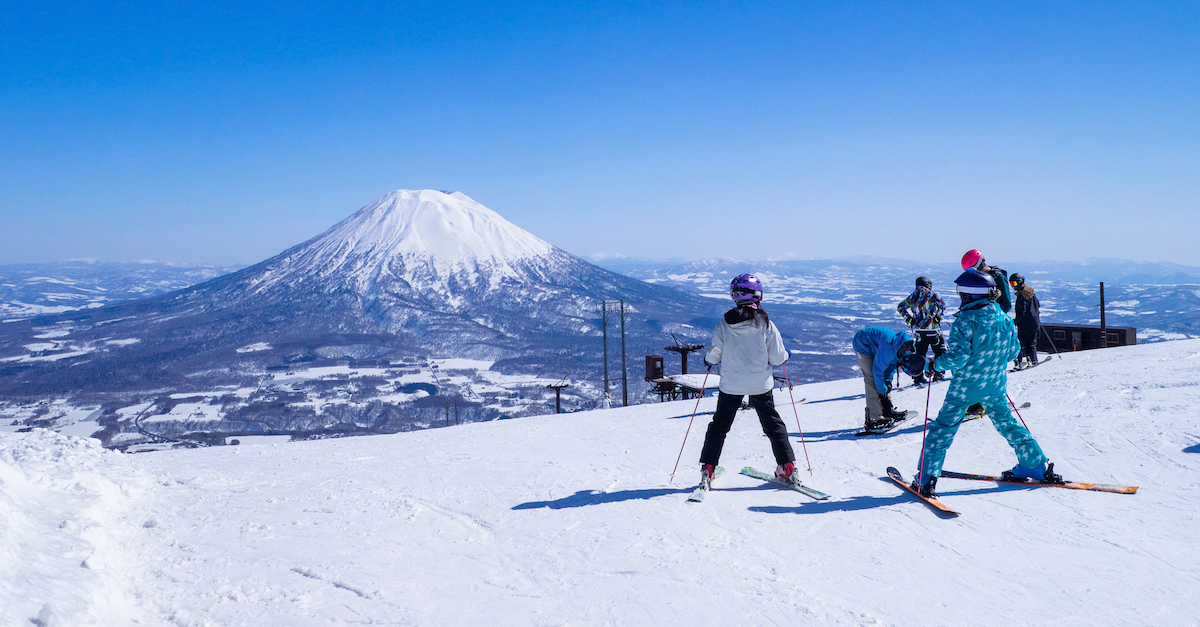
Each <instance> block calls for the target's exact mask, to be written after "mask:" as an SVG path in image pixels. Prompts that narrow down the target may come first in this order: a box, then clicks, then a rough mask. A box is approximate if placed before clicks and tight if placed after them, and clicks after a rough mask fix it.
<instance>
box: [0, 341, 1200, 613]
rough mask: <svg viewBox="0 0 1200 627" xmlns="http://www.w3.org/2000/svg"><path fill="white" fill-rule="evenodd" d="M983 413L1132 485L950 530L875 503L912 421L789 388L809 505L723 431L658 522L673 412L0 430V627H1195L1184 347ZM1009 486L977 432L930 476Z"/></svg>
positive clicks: (1198, 579)
mask: <svg viewBox="0 0 1200 627" xmlns="http://www.w3.org/2000/svg"><path fill="white" fill-rule="evenodd" d="M1009 389H1010V393H1011V396H1012V398H1013V399H1014V400H1015V401H1017V402H1018V403H1021V402H1024V401H1029V402H1031V403H1032V407H1031V408H1029V409H1027V410H1023V411H1022V415H1023V417H1024V419H1025V421H1026V422H1027V423H1028V425H1029V427H1030V428H1031V430H1032V431H1033V433H1034V435H1036V436H1037V437H1038V438H1039V440H1040V442H1041V444H1042V446H1043V448H1044V449H1045V450H1046V452H1047V454H1048V455H1049V456H1050V458H1051V459H1052V460H1053V461H1055V462H1056V468H1057V469H1058V470H1059V471H1060V472H1061V473H1062V474H1063V475H1065V476H1066V477H1067V478H1074V479H1084V480H1093V481H1100V482H1114V483H1126V484H1133V485H1140V486H1141V490H1140V491H1139V492H1138V493H1137V494H1136V495H1132V496H1129V495H1115V494H1106V493H1091V492H1079V491H1071V490H1061V489H1054V488H1022V487H1012V486H998V485H994V484H990V483H979V482H967V481H955V480H950V479H943V480H942V482H941V484H940V485H939V489H940V490H939V491H940V492H941V494H942V497H943V500H944V501H946V502H947V503H948V504H950V505H951V506H952V507H955V508H957V509H959V510H961V511H962V512H963V515H962V516H961V517H959V518H956V519H945V518H941V517H939V515H937V514H936V513H935V512H934V511H933V510H931V509H930V508H928V507H926V506H925V505H924V504H922V503H920V502H919V501H917V500H916V499H914V498H913V497H911V496H910V495H908V494H907V493H905V492H903V491H901V490H900V489H898V488H897V487H896V486H895V485H893V484H892V483H890V482H889V481H887V480H885V479H881V477H883V476H884V468H885V467H887V466H889V465H895V466H897V467H899V468H901V469H902V470H903V471H904V472H905V473H906V474H911V473H912V472H913V471H914V470H915V466H916V463H917V456H918V455H919V448H920V444H921V435H922V431H921V423H920V422H919V421H917V422H914V423H911V424H910V425H908V426H907V427H903V428H901V429H899V430H898V431H897V432H895V433H892V434H889V435H886V436H882V437H875V438H865V439H858V438H855V437H853V435H852V433H853V431H854V430H855V429H856V428H857V427H858V426H859V425H860V423H861V417H862V398H861V394H862V385H861V382H859V381H856V380H846V381H833V382H827V383H820V384H812V385H806V386H800V387H797V388H796V389H795V391H794V395H795V398H796V399H797V400H799V399H801V398H806V399H807V400H806V401H805V402H804V403H802V404H800V405H799V406H798V407H797V409H798V414H799V418H800V423H801V425H802V426H803V428H804V432H805V438H806V448H807V452H808V455H809V456H810V457H811V460H812V464H813V474H812V476H811V480H810V483H811V484H812V485H814V486H815V487H818V488H819V489H822V490H824V491H826V492H829V493H830V494H832V495H833V498H832V499H831V500H829V501H825V502H817V501H812V500H809V499H807V498H806V497H804V496H802V495H799V494H797V493H794V492H790V491H785V490H779V489H776V488H774V487H772V486H770V485H764V484H762V483H760V482H758V481H755V480H753V479H750V478H747V477H743V476H740V475H738V474H737V470H738V469H740V468H741V467H742V466H743V465H753V466H756V467H758V468H761V469H769V468H770V467H772V465H773V463H772V461H771V459H770V452H769V448H768V445H767V442H766V440H765V438H764V437H763V436H762V434H761V433H760V431H759V427H758V424H757V420H755V418H754V416H753V414H752V413H749V412H743V414H742V415H741V416H740V417H739V421H738V423H737V424H735V426H734V430H733V432H732V433H731V435H730V438H729V439H728V441H727V443H726V448H725V453H724V457H723V460H722V465H723V466H725V468H726V469H728V471H729V472H728V473H727V474H726V475H725V477H724V478H722V479H721V480H720V481H719V482H718V484H717V489H715V490H714V491H713V492H712V493H711V494H710V495H709V497H708V499H707V501H706V502H704V503H702V504H699V505H696V504H688V503H686V502H685V498H686V496H687V494H688V493H689V492H690V490H691V486H692V484H693V483H694V481H695V479H696V476H697V475H698V472H697V469H696V462H695V460H696V458H697V456H698V454H699V448H700V444H701V441H702V439H703V433H704V428H705V425H706V424H707V418H708V416H707V415H705V414H703V412H705V411H711V410H712V409H713V406H714V403H715V401H714V400H713V399H711V398H707V399H704V400H702V401H701V402H700V403H699V408H700V411H701V415H699V416H697V417H696V420H695V424H694V425H692V427H691V435H690V436H689V437H688V439H687V445H686V450H685V451H684V453H683V459H684V462H683V464H681V468H680V471H679V474H678V475H677V476H676V478H675V482H674V483H670V482H669V481H668V476H669V475H670V473H671V467H672V465H673V464H674V462H675V458H676V455H677V454H678V452H679V447H680V443H681V441H682V439H683V437H684V432H685V430H687V428H688V424H689V416H690V414H691V412H692V409H693V406H694V403H695V401H693V400H689V401H679V402H674V403H664V404H655V405H638V406H634V407H630V408H624V409H614V410H609V411H595V412H587V413H574V414H563V415H557V416H554V415H551V416H542V417H533V418H524V419H520V420H509V421H500V422H490V423H479V424H469V425H463V426H460V427H453V428H446V429H436V430H429V431H419V432H410V433H404V434H399V435H393V436H375V437H363V438H347V439H339V440H325V441H314V442H303V443H281V444H266V445H257V446H228V447H217V448H208V449H197V450H186V451H185V450H177V451H169V452H162V453H151V454H144V455H122V454H119V453H115V452H111V451H104V450H102V449H100V448H99V447H98V446H97V445H96V444H95V443H94V441H91V440H87V439H79V438H73V437H67V436H62V435H58V434H55V433H53V432H50V431H45V430H36V431H33V432H31V433H23V434H10V433H5V434H0V517H3V519H4V520H5V524H4V525H2V526H0V612H2V613H3V614H2V615H3V623H2V624H3V625H5V626H8V625H12V626H17V625H20V626H27V625H30V624H37V625H43V626H50V625H130V624H141V625H287V626H296V625H342V624H347V625H349V624H354V625H359V624H388V625H686V626H689V627H690V626H700V625H721V626H730V625H895V626H907V625H953V626H961V625H996V626H1005V627H1008V626H1012V625H1078V626H1089V627H1090V626H1097V625H1099V626H1110V625H1111V626H1115V625H1194V624H1196V620H1197V619H1196V616H1197V614H1198V611H1200V600H1198V599H1197V595H1196V592H1197V591H1198V590H1200V525H1197V518H1198V513H1197V512H1200V412H1197V411H1196V407H1197V406H1198V405H1200V340H1187V341H1177V342H1166V343H1160V344H1153V345H1143V346H1134V347H1128V348H1117V349H1108V350H1104V351H1091V352H1087V353H1075V354H1070V355H1066V356H1064V357H1063V358H1062V359H1055V360H1053V361H1050V362H1049V363H1047V364H1045V365H1043V366H1040V367H1038V368H1037V369H1034V370H1031V371H1028V372H1022V373H1017V374H1014V375H1011V378H1010V386H1009ZM945 390H946V386H945V385H940V386H938V387H935V388H934V389H933V390H932V398H931V408H930V412H931V413H935V412H936V411H937V408H938V407H939V406H940V400H941V397H942V395H943V394H944V393H945ZM895 397H896V400H897V405H898V406H899V407H902V408H905V409H918V410H921V411H924V409H925V401H926V392H925V391H924V390H915V389H906V390H902V391H899V392H897V393H896V394H895ZM776 399H777V402H778V404H779V405H780V407H781V410H782V413H783V415H784V417H785V419H786V420H787V422H788V423H789V425H793V426H794V425H795V424H796V417H795V416H794V415H793V413H792V410H791V406H790V405H789V404H788V403H790V398H789V395H788V392H787V391H786V390H784V391H781V392H779V393H778V394H777V396H776ZM793 436H794V437H793V440H794V443H795V444H796V449H797V454H798V455H800V456H801V459H802V460H803V457H804V453H803V450H802V448H801V446H800V441H799V438H798V436H797V434H795V433H793ZM1012 463H1013V455H1012V453H1011V452H1010V451H1009V449H1008V447H1007V445H1006V444H1005V443H1004V441H1003V440H1002V439H1001V438H1000V436H999V435H997V434H996V433H995V431H994V430H993V428H992V427H991V425H990V424H988V422H987V421H984V420H979V421H973V422H968V423H965V424H964V425H963V427H962V429H961V430H960V431H959V435H958V439H957V440H956V442H955V443H954V446H953V447H952V448H951V449H950V453H949V456H948V458H947V464H946V467H947V469H950V470H959V471H975V472H993V471H999V470H1002V469H1004V468H1007V467H1009V466H1011V465H1012Z"/></svg>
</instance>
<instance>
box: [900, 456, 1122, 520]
mask: <svg viewBox="0 0 1200 627" xmlns="http://www.w3.org/2000/svg"><path fill="white" fill-rule="evenodd" d="M887 473H888V476H889V477H891V478H892V481H895V482H896V484H897V485H899V486H900V487H902V488H904V489H905V490H908V492H909V493H910V494H912V495H913V496H916V497H917V498H919V499H921V500H922V501H925V502H926V503H927V504H929V506H930V507H932V508H934V509H936V510H938V511H939V512H942V513H944V514H947V515H950V516H958V515H959V512H958V510H956V509H954V508H952V507H950V506H949V505H946V504H945V503H943V502H941V501H940V500H938V499H937V498H936V497H933V498H931V497H927V496H922V495H921V493H920V492H919V491H917V490H914V489H913V487H912V485H911V484H910V483H909V482H907V481H905V480H904V477H903V476H902V475H901V474H900V471H899V470H896V469H895V468H892V467H888V469H887ZM942 478H944V479H966V480H967V481H991V482H993V483H1007V484H1013V485H1023V486H1027V487H1031V488H1032V487H1038V488H1066V489H1068V490H1091V491H1093V492H1112V493H1114V494H1134V493H1135V492H1137V491H1138V486H1129V485H1115V484H1110V483H1088V482H1083V481H1064V482H1062V483H1048V482H1042V481H1020V480H1008V479H1004V478H1003V477H998V476H996V475H978V474H973V473H966V472H951V471H949V470H943V471H942Z"/></svg>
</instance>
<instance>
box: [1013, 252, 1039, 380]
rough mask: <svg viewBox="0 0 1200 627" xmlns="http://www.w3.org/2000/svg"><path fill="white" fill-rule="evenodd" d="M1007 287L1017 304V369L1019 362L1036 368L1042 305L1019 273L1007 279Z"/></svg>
mask: <svg viewBox="0 0 1200 627" xmlns="http://www.w3.org/2000/svg"><path fill="white" fill-rule="evenodd" d="M1008 282H1009V285H1011V286H1012V288H1013V290H1014V291H1015V292H1016V294H1017V303H1016V307H1015V308H1014V309H1013V311H1014V312H1015V314H1016V320H1014V322H1016V324H1017V340H1019V341H1020V342H1021V353H1020V354H1019V355H1017V363H1016V366H1017V368H1020V367H1022V366H1021V361H1022V360H1023V359H1024V360H1028V364H1027V366H1036V365H1037V364H1038V356H1037V335H1038V329H1039V328H1041V326H1042V320H1041V314H1040V312H1039V310H1040V309H1041V307H1042V304H1041V303H1040V302H1038V297H1037V294H1034V293H1033V288H1032V287H1030V286H1029V284H1028V283H1026V282H1025V277H1024V276H1021V274H1020V273H1016V274H1013V275H1012V276H1011V277H1009V279H1008Z"/></svg>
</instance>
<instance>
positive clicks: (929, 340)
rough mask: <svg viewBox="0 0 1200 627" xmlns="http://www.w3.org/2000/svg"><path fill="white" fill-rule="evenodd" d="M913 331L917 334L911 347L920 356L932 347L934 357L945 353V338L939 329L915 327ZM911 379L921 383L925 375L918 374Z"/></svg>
mask: <svg viewBox="0 0 1200 627" xmlns="http://www.w3.org/2000/svg"><path fill="white" fill-rule="evenodd" d="M914 333H916V334H917V341H916V344H915V345H914V346H913V348H914V349H915V350H916V352H917V354H918V355H920V356H921V357H924V356H925V355H926V354H927V353H928V351H929V349H930V348H932V349H933V358H934V359H937V358H938V357H941V356H942V355H945V354H946V339H945V338H943V337H942V334H941V332H940V331H937V330H936V329H917V330H916V331H914ZM913 381H915V382H917V383H922V382H924V381H925V375H924V374H918V375H917V376H915V377H913Z"/></svg>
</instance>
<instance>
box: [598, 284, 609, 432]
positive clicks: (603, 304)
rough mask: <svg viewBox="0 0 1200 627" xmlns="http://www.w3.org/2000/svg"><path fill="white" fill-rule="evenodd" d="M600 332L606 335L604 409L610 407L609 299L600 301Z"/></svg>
mask: <svg viewBox="0 0 1200 627" xmlns="http://www.w3.org/2000/svg"><path fill="white" fill-rule="evenodd" d="M600 333H601V335H602V336H603V337H604V397H603V399H602V400H601V402H602V403H603V404H604V409H608V408H609V399H608V301H603V300H602V301H600Z"/></svg>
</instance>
